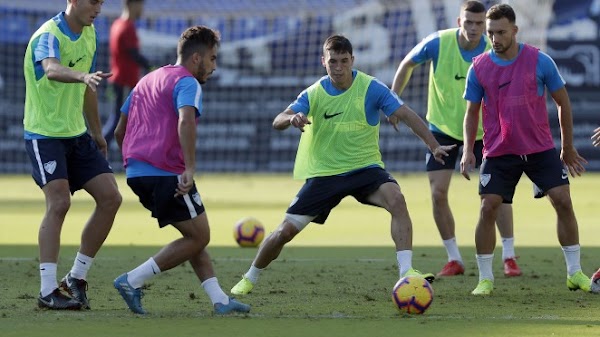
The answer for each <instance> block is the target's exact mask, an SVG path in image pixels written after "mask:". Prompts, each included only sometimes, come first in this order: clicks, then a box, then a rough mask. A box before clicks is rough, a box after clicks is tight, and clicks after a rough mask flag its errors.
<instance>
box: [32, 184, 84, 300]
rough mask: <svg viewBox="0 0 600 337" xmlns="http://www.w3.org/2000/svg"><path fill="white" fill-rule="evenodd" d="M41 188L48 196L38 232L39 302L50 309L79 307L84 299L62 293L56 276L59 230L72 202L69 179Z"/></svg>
mask: <svg viewBox="0 0 600 337" xmlns="http://www.w3.org/2000/svg"><path fill="white" fill-rule="evenodd" d="M42 190H43V191H44V196H45V199H46V213H45V214H44V218H43V219H42V223H41V225H40V230H39V234H38V243H39V250H40V276H41V289H40V296H39V298H38V305H39V307H40V308H47V309H58V310H62V309H67V310H78V309H80V308H81V307H82V305H83V303H81V302H80V301H79V300H78V299H76V298H71V297H67V296H65V295H64V294H63V293H61V292H60V291H59V290H58V288H59V284H58V282H57V277H56V274H57V265H58V254H59V250H60V233H61V229H62V225H63V223H64V220H65V216H66V214H67V211H68V210H69V207H70V204H71V198H70V197H71V195H70V192H69V182H68V181H67V180H66V179H57V180H52V181H50V182H49V183H47V184H46V185H45V186H44V187H43V188H42Z"/></svg>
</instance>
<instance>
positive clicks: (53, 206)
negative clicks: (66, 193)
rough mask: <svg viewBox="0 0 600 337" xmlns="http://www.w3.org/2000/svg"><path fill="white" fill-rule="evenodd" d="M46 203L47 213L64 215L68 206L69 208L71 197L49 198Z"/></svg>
mask: <svg viewBox="0 0 600 337" xmlns="http://www.w3.org/2000/svg"><path fill="white" fill-rule="evenodd" d="M47 205H48V206H47V211H46V212H47V213H49V214H53V215H56V216H62V217H64V216H65V215H66V214H67V212H68V211H69V208H71V198H69V197H66V198H64V197H55V198H49V200H48V202H47Z"/></svg>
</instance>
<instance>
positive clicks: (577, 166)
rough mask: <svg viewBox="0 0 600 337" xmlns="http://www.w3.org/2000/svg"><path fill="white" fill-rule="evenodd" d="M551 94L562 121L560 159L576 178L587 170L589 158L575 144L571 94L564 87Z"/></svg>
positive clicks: (559, 118)
mask: <svg viewBox="0 0 600 337" xmlns="http://www.w3.org/2000/svg"><path fill="white" fill-rule="evenodd" d="M551 95H552V99H553V100H554V103H556V108H557V110H558V121H559V123H560V139H561V150H560V159H561V160H562V161H563V163H564V164H565V166H566V167H567V169H568V170H569V173H570V174H571V177H573V178H575V177H576V176H581V174H583V172H585V167H584V166H583V165H585V164H587V160H585V158H583V157H582V156H580V155H579V153H578V152H577V149H575V145H573V113H572V110H571V101H570V100H569V94H568V93H567V89H566V88H565V87H562V88H560V89H558V90H556V91H554V92H553V93H552V94H551Z"/></svg>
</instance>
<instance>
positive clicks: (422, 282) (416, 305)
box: [392, 276, 433, 314]
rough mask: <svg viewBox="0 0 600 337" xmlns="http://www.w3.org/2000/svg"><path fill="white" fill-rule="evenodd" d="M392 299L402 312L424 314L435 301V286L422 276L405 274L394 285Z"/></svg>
mask: <svg viewBox="0 0 600 337" xmlns="http://www.w3.org/2000/svg"><path fill="white" fill-rule="evenodd" d="M392 300H393V301H394V304H396V307H397V308H398V310H399V311H400V312H401V313H407V314H422V313H424V312H425V310H427V308H429V306H430V305H431V302H433V288H431V284H429V282H427V280H426V279H424V278H422V277H418V276H405V277H403V278H401V279H400V280H399V281H398V282H397V283H396V285H395V286H394V289H393V290H392Z"/></svg>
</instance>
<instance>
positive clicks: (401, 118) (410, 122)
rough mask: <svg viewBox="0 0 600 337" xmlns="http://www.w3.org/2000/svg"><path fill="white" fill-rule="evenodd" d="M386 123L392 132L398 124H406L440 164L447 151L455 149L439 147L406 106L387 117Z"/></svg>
mask: <svg viewBox="0 0 600 337" xmlns="http://www.w3.org/2000/svg"><path fill="white" fill-rule="evenodd" d="M388 122H390V124H392V126H393V127H394V130H396V131H398V123H399V122H403V123H404V124H406V126H408V127H409V128H410V129H411V130H412V132H413V133H414V134H415V135H417V137H419V138H421V140H422V141H423V142H424V143H425V144H426V145H427V147H428V148H429V150H430V151H431V153H432V154H433V156H434V158H435V160H436V161H438V162H440V163H442V164H444V159H443V157H447V156H448V151H450V150H452V149H453V148H454V147H456V145H450V146H446V145H443V146H442V145H440V144H439V143H438V141H437V140H436V139H435V137H434V136H433V134H432V133H431V131H429V128H427V124H425V121H423V119H422V118H421V117H419V115H417V113H416V112H414V111H413V110H412V109H411V108H409V107H408V106H407V105H406V104H404V105H402V106H401V107H400V108H398V110H396V111H394V113H393V114H391V115H390V116H389V117H388Z"/></svg>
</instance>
